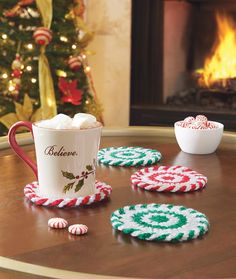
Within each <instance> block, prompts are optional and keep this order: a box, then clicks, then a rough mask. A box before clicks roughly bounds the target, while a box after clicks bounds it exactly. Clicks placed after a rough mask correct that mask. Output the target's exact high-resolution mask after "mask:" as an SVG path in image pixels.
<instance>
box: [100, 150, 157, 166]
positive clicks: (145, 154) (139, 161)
mask: <svg viewBox="0 0 236 279" xmlns="http://www.w3.org/2000/svg"><path fill="white" fill-rule="evenodd" d="M161 157H162V155H161V153H160V152H159V151H157V150H155V149H149V148H143V147H126V146H125V147H108V148H103V149H100V150H99V151H98V162H99V163H101V164H104V165H111V166H122V167H130V166H146V165H152V164H155V163H157V162H158V161H160V159H161Z"/></svg>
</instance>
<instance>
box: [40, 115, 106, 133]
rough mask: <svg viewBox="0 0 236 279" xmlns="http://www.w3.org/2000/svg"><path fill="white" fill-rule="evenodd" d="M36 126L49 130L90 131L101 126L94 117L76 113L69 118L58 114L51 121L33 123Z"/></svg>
mask: <svg viewBox="0 0 236 279" xmlns="http://www.w3.org/2000/svg"><path fill="white" fill-rule="evenodd" d="M35 124H36V126H38V127H41V128H49V129H58V130H61V129H81V130H82V129H90V128H96V127H99V126H101V123H100V122H98V121H97V119H96V117H95V116H93V115H92V114H88V113H77V114H75V115H74V117H73V118H71V117H70V116H68V115H65V114H62V113H60V114H58V115H56V116H54V117H53V118H51V119H48V120H42V121H39V122H37V123H35Z"/></svg>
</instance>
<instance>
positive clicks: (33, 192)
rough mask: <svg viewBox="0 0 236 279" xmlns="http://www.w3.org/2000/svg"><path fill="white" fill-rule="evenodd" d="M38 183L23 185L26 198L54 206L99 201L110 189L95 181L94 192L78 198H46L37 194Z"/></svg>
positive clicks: (87, 203) (79, 204) (105, 196)
mask: <svg viewBox="0 0 236 279" xmlns="http://www.w3.org/2000/svg"><path fill="white" fill-rule="evenodd" d="M38 187H39V184H38V181H35V182H32V183H30V184H28V185H26V186H25V188H24V194H25V197H26V198H27V199H29V200H30V201H31V202H33V203H35V204H36V205H43V206H49V207H51V206H55V207H60V208H63V207H75V206H81V205H89V204H91V203H95V202H99V201H102V200H104V199H105V198H107V197H109V196H110V194H111V191H112V188H111V186H110V185H107V184H105V183H104V182H99V181H96V183H95V194H94V195H90V196H85V197H79V198H61V199H54V198H47V197H42V196H40V194H39V188H38Z"/></svg>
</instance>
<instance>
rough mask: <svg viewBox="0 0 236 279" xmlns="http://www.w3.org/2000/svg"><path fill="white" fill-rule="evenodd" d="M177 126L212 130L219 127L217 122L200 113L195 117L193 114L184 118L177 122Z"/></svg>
mask: <svg viewBox="0 0 236 279" xmlns="http://www.w3.org/2000/svg"><path fill="white" fill-rule="evenodd" d="M176 126H181V127H183V128H189V129H194V130H204V129H208V130H210V129H217V128H218V126H217V124H216V123H215V122H212V121H208V119H207V117H206V116H205V115H200V114H199V115H197V116H196V117H195V118H194V117H192V116H188V117H186V118H185V119H184V120H182V121H178V122H176Z"/></svg>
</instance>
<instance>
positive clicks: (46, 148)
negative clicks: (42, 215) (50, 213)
mask: <svg viewBox="0 0 236 279" xmlns="http://www.w3.org/2000/svg"><path fill="white" fill-rule="evenodd" d="M22 126H23V127H26V128H28V129H29V130H30V131H31V133H32V135H33V138H34V143H35V152H36V161H37V165H36V164H35V163H34V162H33V161H31V160H30V159H29V158H28V156H27V155H26V154H25V153H24V151H23V150H22V149H21V148H20V147H19V145H18V144H17V142H16V139H15V134H16V130H17V129H18V128H19V127H22ZM101 130H102V126H98V127H96V128H88V129H81V130H80V129H51V128H42V127H39V126H37V122H36V123H33V124H32V123H30V122H26V121H20V122H17V123H15V124H14V125H13V126H12V127H11V128H10V130H9V134H8V135H9V137H8V138H9V143H10V145H11V147H12V148H13V150H14V151H15V152H16V153H17V155H18V156H19V157H20V158H21V159H22V160H24V161H25V162H26V163H27V164H28V165H29V166H30V167H31V168H32V169H33V171H34V173H35V175H36V177H37V179H38V182H39V194H40V195H41V196H44V197H48V198H65V197H68V198H77V197H83V196H87V195H91V194H94V193H95V168H96V162H97V153H98V149H99V144H100V137H101Z"/></svg>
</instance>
